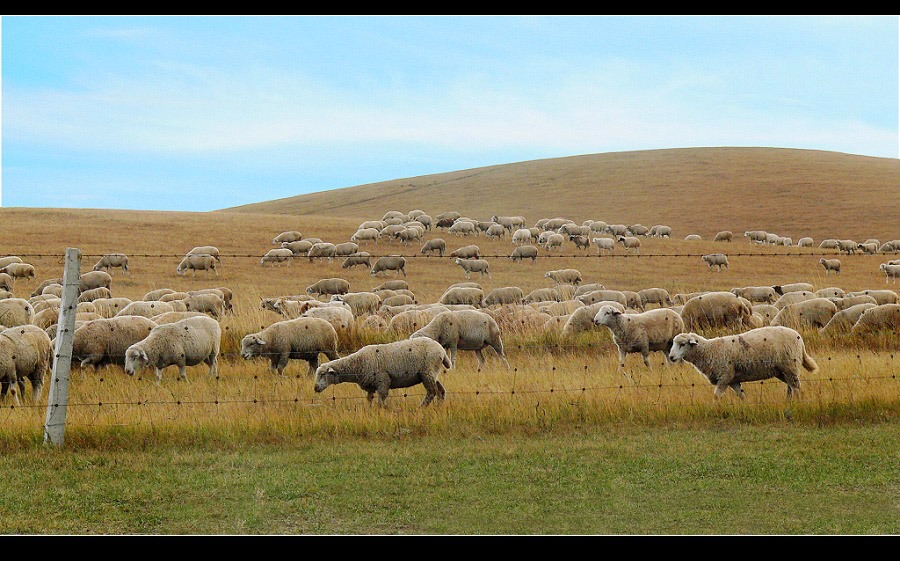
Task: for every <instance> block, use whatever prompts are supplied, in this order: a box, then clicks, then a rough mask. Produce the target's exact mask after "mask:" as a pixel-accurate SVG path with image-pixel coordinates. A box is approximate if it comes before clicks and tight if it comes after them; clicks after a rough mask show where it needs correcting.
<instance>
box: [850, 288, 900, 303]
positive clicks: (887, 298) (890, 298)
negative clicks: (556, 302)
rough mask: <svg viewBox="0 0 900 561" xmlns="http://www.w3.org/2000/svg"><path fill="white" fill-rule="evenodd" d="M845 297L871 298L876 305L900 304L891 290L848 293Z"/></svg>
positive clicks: (898, 298)
mask: <svg viewBox="0 0 900 561" xmlns="http://www.w3.org/2000/svg"><path fill="white" fill-rule="evenodd" d="M847 296H871V297H872V298H874V299H875V301H876V302H877V303H878V305H879V306H880V305H882V304H896V303H898V302H900V296H898V295H897V293H896V292H894V291H893V290H887V289H884V290H859V291H856V292H850V293H849V294H847Z"/></svg>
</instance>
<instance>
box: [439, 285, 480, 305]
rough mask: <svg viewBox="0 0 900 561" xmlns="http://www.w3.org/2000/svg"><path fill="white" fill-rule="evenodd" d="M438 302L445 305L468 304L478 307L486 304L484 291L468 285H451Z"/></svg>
mask: <svg viewBox="0 0 900 561" xmlns="http://www.w3.org/2000/svg"><path fill="white" fill-rule="evenodd" d="M438 303H439V304H445V305H459V304H468V305H471V306H475V307H476V308H483V307H484V306H485V304H484V291H483V290H482V289H480V288H475V287H468V286H453V287H449V288H448V289H447V290H446V291H445V292H444V293H443V294H442V295H441V297H440V298H439V299H438Z"/></svg>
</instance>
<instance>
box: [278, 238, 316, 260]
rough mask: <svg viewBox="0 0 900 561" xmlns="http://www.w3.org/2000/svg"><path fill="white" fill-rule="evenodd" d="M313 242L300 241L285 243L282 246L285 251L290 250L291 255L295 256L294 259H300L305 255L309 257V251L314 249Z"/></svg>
mask: <svg viewBox="0 0 900 561" xmlns="http://www.w3.org/2000/svg"><path fill="white" fill-rule="evenodd" d="M312 246H313V242H311V241H309V240H299V241H296V242H284V243H282V244H281V247H282V248H284V249H290V250H291V253H293V254H294V257H299V256H303V255H309V250H310V249H311V248H312Z"/></svg>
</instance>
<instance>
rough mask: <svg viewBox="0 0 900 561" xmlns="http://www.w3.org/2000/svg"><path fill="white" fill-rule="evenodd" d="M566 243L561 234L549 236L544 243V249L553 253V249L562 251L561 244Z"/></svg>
mask: <svg viewBox="0 0 900 561" xmlns="http://www.w3.org/2000/svg"><path fill="white" fill-rule="evenodd" d="M565 241H566V237H565V236H563V235H562V234H550V235H549V236H547V241H546V242H545V243H544V249H546V250H547V251H553V250H554V249H559V250H562V247H563V242H565Z"/></svg>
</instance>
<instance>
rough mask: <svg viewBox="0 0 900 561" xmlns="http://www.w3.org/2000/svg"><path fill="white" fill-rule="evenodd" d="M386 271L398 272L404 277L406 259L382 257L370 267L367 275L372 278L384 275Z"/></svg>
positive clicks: (401, 257) (395, 256) (397, 256)
mask: <svg viewBox="0 0 900 561" xmlns="http://www.w3.org/2000/svg"><path fill="white" fill-rule="evenodd" d="M388 271H400V272H401V273H403V276H404V277H405V276H406V258H405V257H403V256H401V255H383V256H381V257H379V258H378V259H377V260H376V261H375V264H374V265H372V269H370V270H369V274H370V275H372V276H373V277H374V276H377V275H379V274H382V275H386V274H387V272H388Z"/></svg>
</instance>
